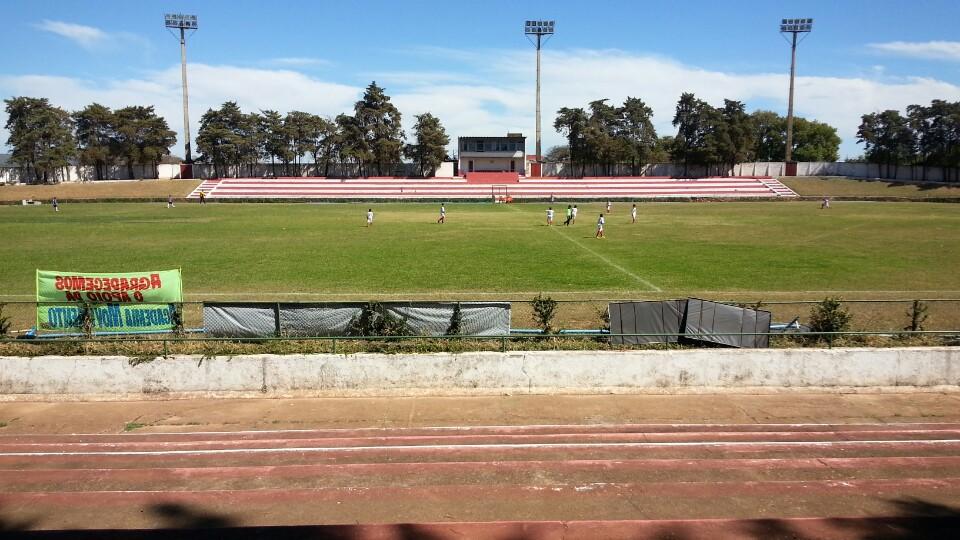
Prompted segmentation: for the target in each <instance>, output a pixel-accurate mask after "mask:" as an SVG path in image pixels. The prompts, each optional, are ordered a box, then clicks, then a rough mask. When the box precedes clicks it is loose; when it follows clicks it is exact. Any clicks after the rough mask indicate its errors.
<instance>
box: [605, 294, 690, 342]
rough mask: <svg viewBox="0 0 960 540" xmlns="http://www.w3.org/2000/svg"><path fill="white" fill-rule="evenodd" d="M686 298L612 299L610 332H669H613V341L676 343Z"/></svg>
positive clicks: (611, 339)
mask: <svg viewBox="0 0 960 540" xmlns="http://www.w3.org/2000/svg"><path fill="white" fill-rule="evenodd" d="M686 304H687V301H686V300H664V301H661V302H612V303H611V304H610V305H609V308H608V309H609V310H610V333H611V334H669V335H665V336H613V337H611V338H610V341H611V342H612V343H614V344H616V345H624V344H627V345H638V344H642V343H676V342H677V334H679V333H680V323H681V321H682V320H683V313H684V310H685V308H686Z"/></svg>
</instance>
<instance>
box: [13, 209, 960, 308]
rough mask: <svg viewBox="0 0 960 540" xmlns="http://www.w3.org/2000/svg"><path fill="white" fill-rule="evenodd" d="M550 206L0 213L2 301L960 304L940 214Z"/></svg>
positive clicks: (958, 232) (948, 229) (955, 218)
mask: <svg viewBox="0 0 960 540" xmlns="http://www.w3.org/2000/svg"><path fill="white" fill-rule="evenodd" d="M566 205H567V203H566V202H565V201H558V202H557V203H556V204H553V207H554V209H555V210H556V211H557V220H556V223H557V224H556V225H554V226H553V227H547V226H545V210H546V208H547V206H548V205H547V204H543V203H539V204H513V205H493V204H480V203H472V204H457V203H448V204H447V223H446V224H443V225H440V224H437V223H436V219H437V216H438V210H439V203H438V204H411V203H391V204H386V203H384V204H369V203H356V204H207V205H206V206H200V205H199V204H196V203H183V204H179V205H178V206H177V207H176V208H174V209H167V208H166V207H165V205H164V204H127V203H112V204H106V203H102V204H101V203H91V204H64V205H62V207H61V211H60V212H59V213H56V214H55V213H54V212H53V211H52V209H51V208H50V206H48V205H44V206H40V207H21V206H2V207H0V230H2V231H3V233H4V234H3V237H4V242H3V243H2V244H0V276H2V282H3V285H4V287H3V291H2V295H3V298H5V299H8V300H12V299H21V300H22V299H28V298H29V297H30V295H32V294H33V292H34V270H35V269H37V268H40V269H50V270H64V271H84V272H95V271H103V272H114V271H139V270H156V269H167V268H177V267H180V268H182V269H183V276H184V290H185V293H186V296H187V299H189V300H197V299H202V298H227V297H230V296H232V295H237V296H239V295H241V294H242V295H243V297H244V298H250V297H251V296H252V295H257V296H260V297H262V298H270V299H297V297H296V296H295V295H292V294H291V293H310V294H311V295H315V296H310V297H305V298H302V299H312V298H322V297H327V298H349V297H355V299H367V298H377V297H383V298H388V297H391V296H408V297H411V298H423V299H429V298H450V297H461V298H471V296H473V297H479V295H481V294H483V297H485V298H489V297H500V298H528V297H530V296H533V295H534V294H536V293H537V292H540V291H543V292H547V293H551V294H555V295H563V294H568V295H574V296H575V295H583V297H604V298H617V297H622V298H643V297H665V296H676V295H704V296H707V297H711V298H721V297H724V296H725V293H729V294H735V293H748V292H749V293H753V292H756V293H758V294H759V293H763V294H764V295H765V297H767V298H769V297H771V295H785V296H787V297H793V298H799V297H801V296H807V297H809V296H810V294H809V293H812V292H817V293H821V292H830V291H836V292H839V293H845V294H848V295H850V296H858V297H867V296H869V295H870V294H873V293H883V292H889V293H897V296H900V297H904V296H909V295H908V293H914V292H915V293H921V292H922V293H925V295H926V296H927V297H936V296H951V295H956V294H960V293H958V291H960V272H958V271H957V270H958V269H960V206H958V205H956V204H940V203H875V202H873V203H871V202H834V203H833V208H832V209H830V210H820V209H819V204H818V203H815V202H745V203H686V204H684V203H643V204H640V205H639V208H640V212H639V219H638V223H636V224H630V223H629V206H630V205H629V204H626V203H615V204H614V211H613V213H612V214H610V215H608V216H607V227H606V233H607V238H606V239H601V240H597V239H594V231H595V228H594V227H595V223H596V219H597V216H598V214H599V213H600V212H601V211H602V210H603V209H602V207H601V205H600V204H598V203H593V204H579V206H580V214H579V220H578V222H577V224H576V225H575V226H571V227H564V226H563V225H562V221H563V211H564V209H565V208H566ZM368 207H372V208H373V209H374V211H375V212H376V221H375V223H374V226H373V227H371V228H366V227H365V226H364V225H365V213H366V210H367V208H368ZM280 293H284V294H285V295H284V296H282V297H278V296H276V295H277V294H280ZM857 293H859V294H857ZM822 296H823V295H820V297H822Z"/></svg>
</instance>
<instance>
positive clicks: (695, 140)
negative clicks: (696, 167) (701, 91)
mask: <svg viewBox="0 0 960 540" xmlns="http://www.w3.org/2000/svg"><path fill="white" fill-rule="evenodd" d="M711 109H712V107H710V105H708V104H707V103H705V102H704V101H702V100H699V99H697V97H696V96H695V95H693V94H692V93H690V92H684V93H683V94H682V95H681V96H680V100H679V101H677V108H676V111H675V113H674V115H673V125H674V127H676V128H677V135H676V137H674V141H673V149H672V151H671V152H670V157H671V158H672V159H673V161H674V162H675V163H683V175H684V176H686V175H687V172H688V166H689V164H690V163H691V162H692V163H694V164H699V163H703V162H704V161H705V159H706V158H707V157H708V155H709V152H707V151H706V146H705V145H706V143H707V141H706V135H707V131H708V122H707V120H708V118H707V117H708V116H709V112H710V111H711Z"/></svg>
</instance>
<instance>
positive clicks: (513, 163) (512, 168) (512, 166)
mask: <svg viewBox="0 0 960 540" xmlns="http://www.w3.org/2000/svg"><path fill="white" fill-rule="evenodd" d="M516 170H517V162H516V161H514V160H512V159H511V160H510V172H515V171H516Z"/></svg>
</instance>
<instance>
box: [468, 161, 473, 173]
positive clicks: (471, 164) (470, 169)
mask: <svg viewBox="0 0 960 540" xmlns="http://www.w3.org/2000/svg"><path fill="white" fill-rule="evenodd" d="M467 172H473V160H472V159H471V160H470V161H468V162H467Z"/></svg>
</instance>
